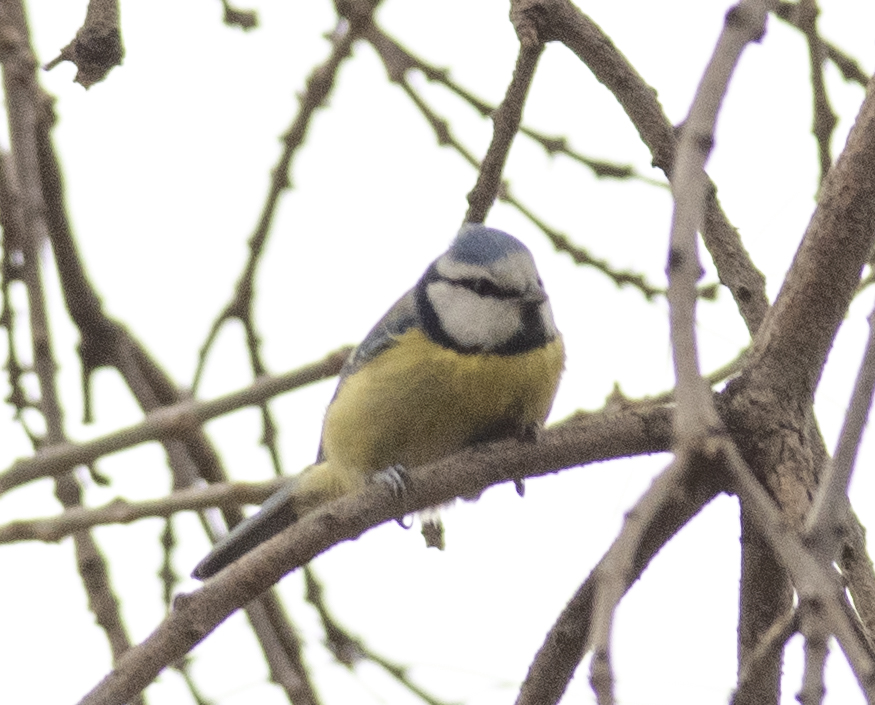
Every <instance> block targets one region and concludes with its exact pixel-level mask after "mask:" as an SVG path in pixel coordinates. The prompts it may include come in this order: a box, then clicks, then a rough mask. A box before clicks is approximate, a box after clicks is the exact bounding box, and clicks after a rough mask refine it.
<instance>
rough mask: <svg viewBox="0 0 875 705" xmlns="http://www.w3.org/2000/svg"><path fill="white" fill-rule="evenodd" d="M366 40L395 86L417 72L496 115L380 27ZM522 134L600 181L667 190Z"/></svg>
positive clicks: (546, 138)
mask: <svg viewBox="0 0 875 705" xmlns="http://www.w3.org/2000/svg"><path fill="white" fill-rule="evenodd" d="M365 38H366V39H367V40H368V41H369V42H370V43H371V44H372V45H373V46H374V48H375V49H376V51H377V53H378V54H379V55H380V58H381V59H382V60H383V63H384V64H385V66H386V71H387V73H388V74H389V79H390V80H391V81H392V82H394V83H401V82H402V79H405V78H407V72H408V71H410V70H412V69H415V70H418V71H421V72H422V74H423V75H424V76H425V77H426V79H428V80H429V81H431V82H433V83H438V84H440V85H442V86H444V87H446V88H447V89H448V90H450V91H451V92H452V93H454V94H455V95H457V96H459V97H460V98H461V99H462V100H464V101H465V102H466V103H468V105H470V106H471V107H472V108H474V110H476V111H477V112H479V113H480V114H481V115H482V116H483V117H491V116H492V114H493V113H494V112H495V110H496V108H495V106H494V105H490V104H489V103H487V102H486V101H484V100H482V99H481V98H478V97H477V96H475V95H474V94H473V93H471V92H470V91H469V90H467V89H466V88H463V87H462V86H461V85H459V84H458V83H456V82H455V81H453V80H452V79H451V78H450V75H449V71H448V70H447V69H442V68H438V67H436V66H434V65H433V64H429V63H428V62H426V61H425V60H424V59H422V58H421V57H419V56H416V55H415V54H413V53H411V52H410V51H409V50H408V49H407V48H405V47H403V46H401V44H399V43H398V41H397V40H396V39H395V38H393V37H391V36H389V35H388V34H387V33H386V32H385V31H384V30H383V29H382V28H381V27H379V26H378V25H376V24H373V25H371V27H370V28H369V29H368V31H367V33H366V35H365ZM519 131H520V132H521V133H522V134H524V135H526V136H527V137H529V138H530V139H532V140H534V141H535V142H537V143H538V144H540V145H541V147H543V149H544V151H545V152H547V154H549V155H550V156H555V155H556V154H564V155H565V156H567V157H569V158H570V159H573V160H574V161H576V162H578V163H580V164H583V165H584V166H585V167H587V168H588V169H590V170H591V171H592V172H593V174H594V175H595V176H596V177H598V178H600V179H601V178H609V179H634V180H637V181H643V182H644V183H647V184H650V185H651V186H659V187H660V188H666V186H667V184H666V183H665V182H664V181H659V180H657V179H652V178H650V177H647V176H644V175H643V174H639V173H638V172H637V171H635V169H634V167H632V166H629V165H626V164H615V163H613V162H606V161H603V160H600V159H594V158H592V157H587V156H585V155H583V154H581V153H580V152H577V151H575V150H573V149H571V148H570V147H569V146H568V140H567V139H566V138H565V137H559V136H550V135H546V134H544V133H543V132H540V131H538V130H534V129H532V128H531V127H527V126H526V125H520V128H519Z"/></svg>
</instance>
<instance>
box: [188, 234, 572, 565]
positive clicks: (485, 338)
mask: <svg viewBox="0 0 875 705" xmlns="http://www.w3.org/2000/svg"><path fill="white" fill-rule="evenodd" d="M564 362H565V351H564V347H563V344H562V338H561V336H560V334H559V332H558V331H557V330H556V325H555V323H554V322H553V313H552V311H551V309H550V302H549V300H548V298H547V294H546V292H545V291H544V286H543V284H542V282H541V278H540V277H539V276H538V270H537V269H536V267H535V261H534V259H533V258H532V254H531V253H530V252H529V250H528V249H527V248H526V247H525V245H523V244H522V243H521V242H520V241H519V240H517V239H516V238H514V237H512V236H510V235H508V234H507V233H504V232H501V231H500V230H495V229H493V228H487V227H485V226H483V225H474V224H468V225H465V226H464V227H463V228H462V229H461V231H460V232H459V234H458V236H457V237H456V239H455V240H454V241H453V243H452V245H451V246H450V249H449V250H447V251H446V252H445V253H444V254H443V255H441V256H440V257H438V259H436V260H435V261H434V262H433V263H432V264H431V265H430V266H429V267H428V269H426V271H425V274H424V275H423V276H422V278H421V279H420V280H419V281H418V282H417V283H416V285H415V286H414V287H413V288H412V289H411V290H410V291H408V292H407V293H406V294H404V296H402V297H401V299H399V300H398V302H397V303H396V304H395V305H394V306H392V308H391V309H390V310H389V312H388V313H387V314H386V315H385V316H383V318H382V319H381V320H380V321H379V323H377V325H376V326H374V328H373V330H371V332H370V333H368V335H367V337H366V338H365V339H364V341H362V343H361V344H360V345H359V346H358V347H357V348H356V349H355V350H354V351H353V352H352V354H351V355H350V357H349V359H348V360H347V362H346V364H345V365H344V367H343V370H342V371H341V373H340V380H339V382H338V385H337V391H336V392H335V394H334V398H333V399H332V400H331V403H330V404H329V406H328V409H327V411H326V413H325V421H324V424H323V427H322V440H321V443H320V448H319V454H318V457H317V461H316V463H315V464H314V465H311V466H310V467H308V468H306V469H305V470H304V471H303V472H301V473H300V474H299V475H298V476H297V477H296V478H292V479H291V480H290V481H289V484H288V485H287V486H285V487H283V488H282V489H280V490H278V491H277V492H276V493H275V494H274V495H273V496H272V497H270V498H269V499H268V500H267V501H266V502H265V503H264V505H263V506H262V508H261V510H260V511H259V512H258V513H257V514H255V515H254V516H252V517H250V518H248V519H246V520H245V521H243V522H241V523H240V524H239V525H238V526H236V527H235V528H234V529H233V530H232V531H231V532H230V533H229V534H228V535H227V536H225V537H224V538H223V539H222V540H221V541H219V542H218V543H217V544H216V546H215V547H214V548H213V550H212V551H211V552H210V553H209V555H207V557H206V558H204V559H203V561H201V562H200V564H198V566H197V567H196V568H195V570H194V573H193V575H194V577H196V578H200V579H204V578H207V577H209V576H211V575H213V574H215V573H217V572H218V571H219V570H221V569H222V568H224V567H225V566H226V565H228V564H229V563H231V562H233V561H234V560H236V559H237V558H239V557H240V556H241V555H243V554H244V553H246V552H248V551H249V550H251V549H252V548H253V547H255V546H256V545H258V544H260V543H262V542H263V541H266V540H267V539H269V538H270V537H272V536H274V535H275V534H277V533H279V532H280V531H282V530H283V529H284V528H285V527H287V526H288V525H289V524H291V523H292V522H294V521H295V520H296V519H297V518H299V517H300V516H302V515H304V514H306V513H307V512H310V511H312V510H313V509H315V508H317V507H319V506H320V505H322V504H324V503H325V502H328V501H330V500H332V499H335V498H337V497H340V496H341V495H344V494H347V493H351V492H357V491H359V490H361V489H362V488H363V487H365V486H366V484H367V483H368V482H371V481H373V480H374V479H375V478H380V477H381V476H382V475H383V474H384V473H385V472H386V471H390V472H391V471H392V469H394V468H398V467H402V468H412V467H416V466H418V465H423V464H425V463H430V462H432V461H435V460H438V459H440V458H443V457H446V456H449V455H451V454H453V453H456V452H458V451H459V450H461V449H462V448H465V447H466V446H469V445H471V444H473V443H479V442H483V441H489V440H495V439H498V438H504V437H508V436H514V435H516V436H531V435H532V433H533V432H534V431H537V429H539V428H540V427H541V426H542V425H543V423H544V421H545V419H546V418H547V413H548V412H549V411H550V407H551V406H552V404H553V398H554V396H555V395H556V388H557V386H558V384H559V377H560V375H561V373H562V369H563V367H564ZM518 489H520V483H519V482H518ZM424 528H425V527H424Z"/></svg>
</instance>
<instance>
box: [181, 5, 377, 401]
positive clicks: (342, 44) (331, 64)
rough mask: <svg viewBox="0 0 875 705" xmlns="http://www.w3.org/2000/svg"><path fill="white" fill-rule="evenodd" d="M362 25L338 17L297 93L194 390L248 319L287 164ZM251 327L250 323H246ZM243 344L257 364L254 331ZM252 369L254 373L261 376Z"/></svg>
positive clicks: (206, 344)
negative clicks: (232, 327)
mask: <svg viewBox="0 0 875 705" xmlns="http://www.w3.org/2000/svg"><path fill="white" fill-rule="evenodd" d="M364 26H365V25H355V26H350V24H349V22H348V21H347V20H346V19H343V18H341V19H340V20H339V21H338V24H337V26H336V27H335V30H334V32H333V33H332V34H331V35H330V39H331V43H332V48H331V55H330V56H329V57H328V59H326V60H325V62H324V63H322V64H320V65H318V66H317V67H316V68H314V69H313V71H312V73H311V74H310V76H309V78H308V79H307V82H306V88H305V90H304V92H303V93H302V94H301V95H300V96H299V107H298V111H297V113H296V114H295V118H294V120H293V121H292V124H291V125H290V126H289V128H288V129H287V130H286V132H285V133H284V134H283V136H282V142H283V151H282V153H281V154H280V158H279V161H278V162H277V164H276V166H274V168H273V169H272V170H271V181H270V189H269V190H268V193H267V197H266V198H265V202H264V205H263V206H262V209H261V215H260V216H259V218H258V224H257V225H256V226H255V230H254V231H253V233H252V235H251V236H250V238H249V242H248V245H249V257H248V258H247V260H246V264H245V266H244V267H243V271H242V272H241V274H240V277H239V278H238V280H237V284H236V285H235V287H234V294H233V295H232V297H231V301H229V302H228V304H227V305H226V306H225V308H224V309H223V310H222V312H221V313H220V314H219V316H218V317H217V318H216V320H215V321H213V324H212V326H211V327H210V332H209V334H208V335H207V339H206V340H205V341H204V344H203V345H202V346H201V349H200V351H199V353H198V364H197V368H196V370H195V373H194V380H193V382H192V389H194V390H196V389H197V388H198V386H199V384H200V380H201V377H202V375H203V371H204V366H205V365H206V359H207V354H208V353H209V351H210V348H211V347H212V344H213V342H214V341H215V339H216V337H217V336H218V334H219V330H220V329H221V327H222V326H223V325H224V324H225V323H226V322H227V321H229V320H231V319H235V318H236V319H237V320H239V321H241V322H242V323H243V324H244V326H245V325H247V322H248V321H251V318H252V304H253V301H252V297H253V291H254V287H255V278H256V275H257V271H258V266H259V264H260V263H261V257H262V255H263V253H264V247H265V244H266V243H267V239H268V237H269V235H270V232H271V226H272V225H273V218H274V215H275V214H276V209H277V206H278V205H279V202H280V198H281V196H282V195H283V193H284V192H285V191H286V190H288V189H290V188H292V182H291V176H290V174H291V168H292V161H293V160H294V157H295V155H296V154H297V152H298V149H299V148H300V147H301V145H303V143H304V140H305V138H306V136H307V131H308V129H309V127H310V123H311V121H312V119H313V116H314V114H315V113H316V111H317V110H318V109H319V108H321V107H322V106H323V105H324V104H325V101H326V100H327V99H328V96H329V94H330V93H331V90H332V89H333V88H334V84H335V80H336V78H337V73H338V71H339V69H340V66H341V64H342V63H343V61H344V60H345V59H346V58H347V57H349V54H350V50H351V48H352V45H353V43H354V41H355V40H356V38H357V37H358V34H359V32H361V31H362V29H363V28H364ZM250 325H251V324H250ZM247 347H248V350H249V355H250V361H252V362H255V363H256V364H258V365H260V364H261V363H260V360H261V356H260V353H259V344H258V339H257V337H256V336H255V335H254V334H252V335H248V336H247ZM262 373H263V370H262V372H261V373H256V374H262Z"/></svg>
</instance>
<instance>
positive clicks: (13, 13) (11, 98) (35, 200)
mask: <svg viewBox="0 0 875 705" xmlns="http://www.w3.org/2000/svg"><path fill="white" fill-rule="evenodd" d="M0 34H2V36H3V38H4V39H3V42H2V47H0V61H2V64H3V88H4V92H5V96H6V103H7V107H8V110H7V117H8V121H9V135H10V141H11V146H12V158H11V159H9V160H6V159H4V161H3V165H2V166H3V167H4V169H3V172H2V174H0V178H2V179H5V180H7V183H6V184H5V185H4V187H3V188H2V189H0V192H2V193H3V194H4V195H8V196H12V198H11V199H10V202H7V203H4V204H2V207H3V209H4V210H6V209H9V210H10V211H11V213H10V214H8V217H9V219H10V220H14V221H17V227H16V231H17V232H18V233H19V234H20V235H21V237H22V241H21V247H22V249H21V254H22V255H23V264H22V267H21V280H22V281H23V282H24V284H25V288H26V290H27V297H28V312H29V323H30V331H29V332H30V337H31V341H32V346H33V348H32V355H33V366H34V370H35V372H36V376H37V379H38V382H39V394H40V399H39V411H40V413H41V414H42V417H43V419H44V420H45V426H46V431H45V436H44V437H43V438H41V439H39V440H38V442H37V444H36V445H37V447H39V446H40V445H42V444H49V445H52V444H58V443H63V442H64V441H65V440H66V439H65V432H64V413H63V409H62V406H61V401H60V398H59V395H58V390H57V380H56V378H55V375H56V372H57V369H58V367H57V364H56V362H55V359H54V352H53V349H52V337H51V328H50V325H49V318H48V309H47V305H46V297H45V292H44V286H43V282H42V273H41V269H40V250H41V248H42V246H43V244H44V243H45V242H46V241H47V239H48V226H47V223H46V218H45V210H46V209H45V200H44V193H43V184H42V183H41V179H40V165H39V151H38V150H39V148H38V132H39V124H40V121H41V119H42V117H43V116H42V115H41V112H42V110H43V109H44V107H43V104H42V99H43V94H42V92H41V89H40V87H39V85H38V83H37V81H36V58H35V56H34V53H33V49H32V47H31V45H30V31H29V28H28V26H27V20H26V18H25V12H24V7H23V5H22V4H21V2H20V1H18V0H14V1H12V2H8V3H4V4H3V5H2V6H0ZM16 196H17V197H16ZM55 496H56V497H57V498H58V500H59V501H60V502H61V504H62V505H63V506H64V508H65V509H71V508H74V507H78V506H79V505H80V504H81V490H80V487H79V483H78V481H77V480H76V478H75V477H74V476H73V474H72V473H65V474H63V475H62V476H60V477H58V478H56V480H55ZM74 539H75V541H74V546H75V551H76V567H77V569H78V571H79V575H80V577H81V579H82V583H83V586H84V588H85V592H86V594H87V596H88V606H89V609H90V610H91V611H92V612H93V613H94V616H95V619H96V621H97V623H98V624H99V625H100V626H101V627H102V629H103V630H104V633H105V634H106V637H107V640H108V641H109V645H110V649H111V651H112V656H113V661H114V662H115V663H118V661H119V659H120V658H121V657H122V655H123V654H124V653H125V652H126V651H127V650H128V649H129V648H130V645H131V642H130V637H129V636H128V633H127V629H126V628H125V625H124V622H123V621H122V619H121V614H120V610H119V601H118V598H117V597H116V595H115V593H114V591H113V589H112V586H111V584H110V581H109V573H108V569H107V564H106V560H105V558H104V557H103V555H102V554H101V552H100V550H99V548H98V546H97V544H96V542H95V541H94V537H93V536H92V535H91V534H90V533H89V532H87V531H82V532H78V533H76V534H75V536H74ZM134 700H135V702H136V703H139V704H142V703H143V702H144V701H143V699H142V697H141V696H138V697H136V698H135V699H134Z"/></svg>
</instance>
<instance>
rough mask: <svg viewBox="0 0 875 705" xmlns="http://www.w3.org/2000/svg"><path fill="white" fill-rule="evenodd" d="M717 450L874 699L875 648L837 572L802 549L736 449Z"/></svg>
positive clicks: (754, 517) (804, 596)
mask: <svg viewBox="0 0 875 705" xmlns="http://www.w3.org/2000/svg"><path fill="white" fill-rule="evenodd" d="M720 452H721V455H722V458H723V460H724V467H725V469H726V470H727V471H728V473H729V476H730V478H731V482H732V487H733V489H734V491H735V492H736V493H737V494H738V496H739V499H741V500H742V501H743V502H745V503H746V504H747V506H748V507H749V511H750V516H751V520H752V522H753V523H754V524H755V525H756V527H757V529H758V531H759V532H760V534H761V535H762V536H764V537H765V538H766V540H767V541H768V542H769V545H770V546H771V548H772V550H773V551H774V552H775V555H776V556H778V558H779V560H780V561H781V563H782V564H783V566H784V567H785V568H786V569H787V571H788V572H789V573H790V575H791V578H792V580H793V585H794V586H795V587H796V590H797V592H798V593H799V599H800V604H801V603H802V602H803V601H811V604H815V605H818V607H819V609H820V610H821V615H822V619H823V621H824V624H825V626H826V628H827V629H829V631H830V632H832V633H833V634H835V636H836V638H837V639H838V640H839V643H840V644H841V646H842V650H843V651H844V652H845V655H846V656H847V658H848V662H849V663H850V665H851V668H852V669H853V671H854V674H855V675H856V677H857V681H858V682H859V684H860V686H861V687H862V688H863V690H864V692H865V693H866V697H867V698H868V699H869V700H870V701H872V700H873V699H875V649H873V645H872V644H871V643H870V642H869V640H868V637H867V635H866V633H865V630H864V628H863V625H862V624H860V623H859V621H858V620H857V618H856V615H855V614H854V612H853V610H852V608H851V607H850V605H848V604H847V601H846V599H845V594H844V589H843V587H842V584H841V581H840V580H839V576H838V573H837V572H836V571H835V570H834V569H832V566H831V565H825V564H823V563H821V561H820V560H818V558H817V557H816V556H815V555H814V554H813V553H812V552H810V551H808V550H807V549H806V547H805V546H804V545H803V543H802V541H801V539H800V537H799V534H798V533H797V531H796V529H795V528H793V527H792V526H791V525H790V524H789V523H788V522H787V521H786V519H785V518H784V516H783V514H782V512H781V511H780V509H779V508H778V506H777V505H776V504H775V503H774V501H773V500H772V499H771V497H769V495H768V494H767V492H766V490H765V488H763V486H762V485H761V484H760V483H759V481H758V480H757V479H756V477H754V475H753V473H752V472H751V471H750V468H748V467H747V465H746V464H745V463H744V460H743V459H742V458H741V455H740V454H739V453H738V451H737V449H736V448H735V447H734V446H732V445H731V444H728V443H725V444H723V448H722V450H721V451H720Z"/></svg>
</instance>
